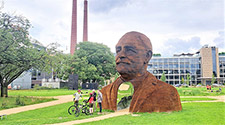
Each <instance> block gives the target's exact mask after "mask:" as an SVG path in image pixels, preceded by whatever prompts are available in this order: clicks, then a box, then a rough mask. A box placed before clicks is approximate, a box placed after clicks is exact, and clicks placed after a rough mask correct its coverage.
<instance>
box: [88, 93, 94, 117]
mask: <svg viewBox="0 0 225 125" xmlns="http://www.w3.org/2000/svg"><path fill="white" fill-rule="evenodd" d="M88 102H89V112H90V115H92V114H93V103H94V97H93V94H92V93H90V97H89V99H88Z"/></svg>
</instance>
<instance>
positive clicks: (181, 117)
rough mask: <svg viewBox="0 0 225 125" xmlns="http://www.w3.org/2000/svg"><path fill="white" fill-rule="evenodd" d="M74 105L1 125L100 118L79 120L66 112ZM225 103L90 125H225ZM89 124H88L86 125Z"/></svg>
mask: <svg viewBox="0 0 225 125" xmlns="http://www.w3.org/2000/svg"><path fill="white" fill-rule="evenodd" d="M70 105H71V103H65V104H59V105H55V106H51V107H46V108H41V109H36V110H32V111H26V112H22V113H17V114H12V115H8V116H7V119H3V120H1V121H0V123H1V125H15V123H16V124H28V125H31V124H35V125H40V124H53V123H60V122H66V121H71V120H78V119H86V118H91V117H96V116H99V115H97V114H96V113H95V114H94V115H91V116H90V115H89V116H87V115H85V114H81V115H80V116H79V117H75V116H73V115H69V114H68V113H67V108H68V107H69V106H70ZM224 105H225V103H223V102H213V103H184V104H182V107H183V110H182V111H179V112H171V113H137V114H136V115H138V116H132V115H125V116H119V117H114V118H109V119H105V120H101V121H97V122H92V123H88V124H98V125H105V124H106V125H112V124H115V125H117V124H118V125H123V124H152V125H155V124H159V125H164V124H167V125H174V124H175V125H178V124H179V125H183V124H185V125H189V124H193V125H205V124H218V125H220V124H221V125H222V124H225V121H224V117H225V113H224V112H225V107H224ZM85 124H87V123H85Z"/></svg>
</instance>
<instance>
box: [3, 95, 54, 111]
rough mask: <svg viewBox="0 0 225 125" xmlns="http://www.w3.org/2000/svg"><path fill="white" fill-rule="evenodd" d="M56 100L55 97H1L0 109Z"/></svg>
mask: <svg viewBox="0 0 225 125" xmlns="http://www.w3.org/2000/svg"><path fill="white" fill-rule="evenodd" d="M52 100H55V99H53V98H34V97H26V96H25V97H24V96H23V97H20V96H17V97H8V98H0V110H3V109H9V108H14V107H19V106H25V105H32V104H37V103H42V102H48V101H52Z"/></svg>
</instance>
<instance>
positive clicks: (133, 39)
mask: <svg viewBox="0 0 225 125" xmlns="http://www.w3.org/2000/svg"><path fill="white" fill-rule="evenodd" d="M118 46H133V47H135V48H137V49H150V50H152V45H151V42H150V39H149V38H148V37H146V36H145V35H144V34H141V33H137V32H129V33H126V34H125V35H124V36H122V38H121V39H120V40H119V42H118V43H117V45H116V47H118Z"/></svg>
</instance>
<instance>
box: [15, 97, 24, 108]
mask: <svg viewBox="0 0 225 125" xmlns="http://www.w3.org/2000/svg"><path fill="white" fill-rule="evenodd" d="M16 105H21V106H24V105H25V103H24V101H23V100H21V98H20V96H18V97H16Z"/></svg>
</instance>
